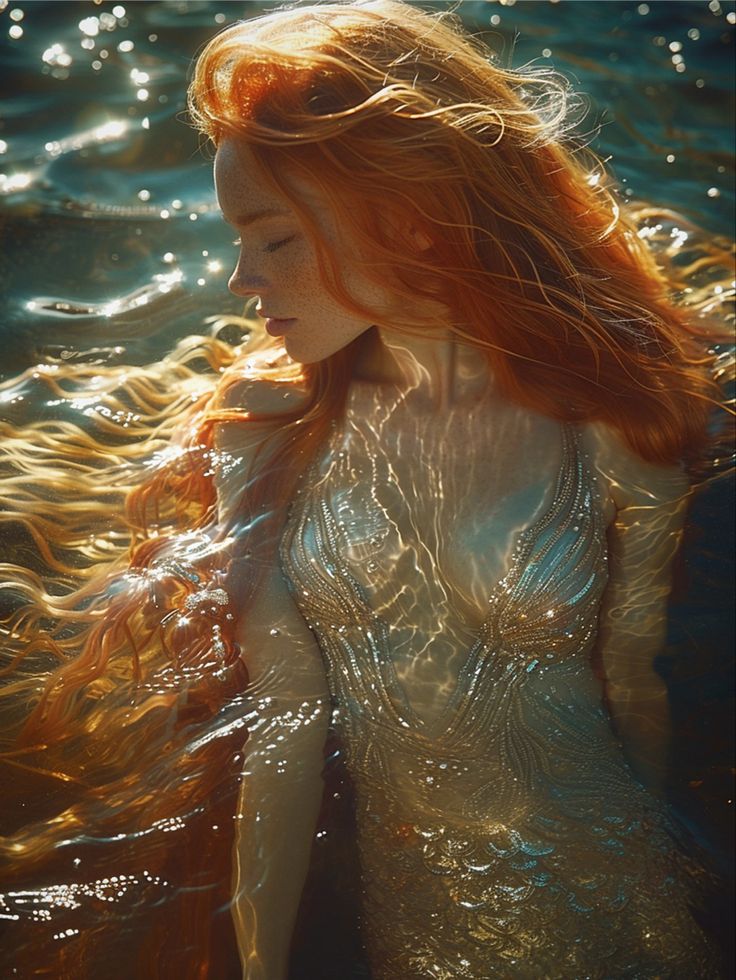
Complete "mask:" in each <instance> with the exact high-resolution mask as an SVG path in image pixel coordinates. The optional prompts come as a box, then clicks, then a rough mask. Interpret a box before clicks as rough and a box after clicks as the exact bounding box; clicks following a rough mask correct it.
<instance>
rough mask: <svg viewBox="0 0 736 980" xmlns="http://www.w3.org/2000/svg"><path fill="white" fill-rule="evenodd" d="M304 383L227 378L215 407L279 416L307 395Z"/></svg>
mask: <svg viewBox="0 0 736 980" xmlns="http://www.w3.org/2000/svg"><path fill="white" fill-rule="evenodd" d="M306 396H307V392H306V389H305V387H304V385H303V384H299V383H297V382H294V381H275V380H273V379H271V378H224V379H223V383H222V384H221V385H220V388H219V389H218V391H217V392H216V394H215V407H216V408H226V409H228V408H231V409H239V410H241V411H243V412H248V413H249V414H252V415H255V416H261V415H262V416H266V417H268V416H274V417H275V416H278V415H281V414H282V413H283V412H285V411H291V410H292V409H294V408H296V407H297V406H298V405H299V404H300V403H301V402H303V401H304V400H305V399H306Z"/></svg>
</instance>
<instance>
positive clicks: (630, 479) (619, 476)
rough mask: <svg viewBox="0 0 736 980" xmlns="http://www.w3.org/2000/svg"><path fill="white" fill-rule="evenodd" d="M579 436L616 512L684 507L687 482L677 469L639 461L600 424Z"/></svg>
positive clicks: (610, 431)
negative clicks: (660, 507)
mask: <svg viewBox="0 0 736 980" xmlns="http://www.w3.org/2000/svg"><path fill="white" fill-rule="evenodd" d="M581 433H582V439H583V443H584V445H585V447H586V450H587V452H588V454H589V456H590V459H591V461H592V463H593V465H594V467H595V469H596V470H597V472H598V475H599V477H600V479H601V481H602V483H603V484H604V486H605V488H606V491H607V493H608V495H609V497H610V499H611V500H612V501H613V503H614V505H615V507H616V510H621V509H623V508H625V507H657V506H666V507H673V506H674V507H678V505H682V506H684V505H685V503H686V502H687V500H688V498H689V495H690V481H689V479H688V477H687V474H686V473H685V471H684V469H683V468H682V467H681V466H677V465H674V466H665V465H661V464H659V463H653V462H650V461H649V460H646V459H642V457H641V456H639V455H638V454H637V453H635V452H634V451H633V450H632V449H631V448H630V447H629V446H628V445H627V444H626V442H625V441H624V440H623V438H622V436H621V435H620V434H619V433H618V432H616V431H615V430H614V429H612V428H611V427H610V426H608V425H605V424H604V423H602V422H590V423H588V424H587V425H585V426H583V427H582V429H581Z"/></svg>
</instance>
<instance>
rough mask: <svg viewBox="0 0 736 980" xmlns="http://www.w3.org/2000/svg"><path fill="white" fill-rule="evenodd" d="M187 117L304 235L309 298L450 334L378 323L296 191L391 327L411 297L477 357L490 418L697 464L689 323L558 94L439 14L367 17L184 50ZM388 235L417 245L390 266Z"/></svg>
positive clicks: (273, 29)
mask: <svg viewBox="0 0 736 980" xmlns="http://www.w3.org/2000/svg"><path fill="white" fill-rule="evenodd" d="M189 104H190V112H191V115H192V118H193V120H194V122H195V124H196V125H197V126H198V127H199V128H200V129H201V131H202V132H203V133H205V134H206V135H207V136H208V137H209V138H210V139H211V140H212V141H213V142H214V144H215V145H217V143H218V142H219V141H220V140H222V139H223V138H225V137H234V138H236V139H238V140H242V141H243V142H244V143H246V144H247V145H248V146H249V147H250V148H251V149H252V151H253V153H254V155H255V157H256V159H257V161H258V162H259V163H260V165H261V167H262V170H263V174H264V176H265V177H266V178H267V179H269V180H271V181H272V183H273V184H274V186H275V187H276V188H277V189H278V190H279V191H280V192H281V193H283V194H284V195H285V196H286V197H287V198H288V199H289V201H290V203H291V205H292V206H293V207H294V209H295V210H296V211H297V212H298V213H299V214H300V215H301V217H302V218H303V220H304V221H305V223H306V225H307V227H308V228H310V227H311V228H312V230H313V232H314V237H315V245H316V246H317V250H318V255H319V258H320V264H321V271H322V276H323V280H324V285H325V286H326V288H328V289H329V290H330V291H331V292H332V293H333V295H334V296H335V297H336V298H337V299H339V300H340V301H341V302H342V303H343V304H344V305H345V306H346V307H348V308H350V309H352V310H353V311H354V312H355V313H356V314H358V315H360V316H361V317H370V318H371V319H372V320H373V321H374V322H376V323H377V324H378V325H385V326H390V327H391V328H392V329H395V330H401V329H404V330H408V331H412V332H424V333H427V332H430V333H431V331H432V329H436V328H437V327H438V326H448V323H447V321H445V322H444V323H441V324H439V323H432V322H431V321H426V320H425V321H421V320H417V319H416V318H415V319H414V320H407V321H406V322H403V323H402V322H401V321H400V320H396V319H394V320H392V322H391V323H390V324H385V323H384V324H382V323H381V318H380V314H378V313H377V312H376V311H372V310H366V309H365V308H363V307H361V306H360V304H359V303H357V301H356V299H355V298H354V297H353V296H351V295H350V291H349V288H348V286H347V285H346V283H345V282H344V279H343V275H342V271H343V270H342V266H341V257H340V255H339V254H337V250H336V249H334V248H331V247H330V245H329V244H328V243H326V242H324V241H321V240H320V239H319V236H318V234H317V231H316V226H315V224H314V220H313V218H312V216H311V215H310V214H309V210H308V208H307V206H306V204H305V203H304V202H303V201H302V200H301V198H300V195H299V189H298V187H296V186H295V184H294V180H293V175H295V174H296V175H299V176H301V177H302V178H303V179H306V180H308V181H309V182H310V183H311V184H312V185H314V186H315V187H316V188H317V190H318V191H319V192H320V194H321V196H322V198H323V199H325V200H326V201H327V202H328V203H329V204H330V205H331V206H332V208H333V209H334V211H335V212H336V215H337V217H338V222H337V224H338V227H343V228H347V229H348V230H349V233H350V234H351V235H352V236H353V237H354V238H356V239H357V240H358V241H359V242H360V243H361V245H362V246H363V251H364V252H365V253H366V254H368V255H369V256H370V257H371V258H370V260H369V261H368V262H367V263H366V265H365V266H364V268H363V271H364V273H365V274H366V275H369V276H370V275H373V276H374V277H375V279H376V281H377V282H379V283H384V284H385V282H386V280H387V278H388V275H389V274H390V279H391V282H392V283H393V288H394V289H395V291H396V292H397V294H398V296H399V297H400V298H401V299H403V300H405V302H404V303H403V308H404V309H407V310H412V308H413V307H415V306H416V305H417V304H416V300H417V299H418V298H419V299H430V300H435V301H436V300H437V299H440V300H441V301H442V302H443V303H444V304H445V305H446V306H447V307H448V308H449V327H450V329H451V330H452V332H453V333H454V334H455V335H456V336H457V337H458V339H461V340H462V341H464V342H466V343H469V344H472V345H475V346H477V347H478V348H480V349H482V350H483V351H484V352H485V353H486V354H487V357H488V361H489V366H490V368H491V370H492V372H493V374H494V377H495V378H496V379H497V381H498V384H499V387H500V390H501V391H502V392H503V393H504V394H505V395H506V396H507V397H508V398H510V399H512V400H514V401H516V402H518V403H521V404H523V405H526V406H528V407H530V408H532V409H534V410H536V411H538V412H542V413H544V414H546V415H548V416H551V417H554V418H558V419H570V420H574V421H591V420H596V421H602V422H604V423H606V424H608V425H609V426H611V427H612V428H613V429H615V430H617V431H618V432H619V433H620V434H621V436H622V437H623V439H624V441H625V442H626V443H627V444H628V445H629V446H630V447H631V449H632V450H633V451H634V452H635V453H638V454H639V455H640V456H641V457H643V458H644V459H647V460H649V461H651V462H654V463H662V464H667V463H670V464H671V463H676V462H677V461H679V460H682V459H683V458H685V459H692V458H693V457H696V456H697V455H698V454H699V453H700V452H701V451H702V449H703V446H704V442H705V439H706V425H707V419H708V414H709V411H710V409H711V407H712V404H713V400H714V399H716V400H717V399H718V397H719V394H718V390H717V389H716V387H715V386H714V385H713V383H712V380H711V378H710V377H709V371H708V368H709V365H710V364H711V363H712V360H713V359H712V357H710V356H709V355H708V353H707V352H706V350H705V347H706V344H704V338H707V337H708V328H707V324H703V323H699V322H698V321H697V318H696V317H695V316H694V314H693V311H692V309H685V308H683V307H682V306H678V305H677V304H676V303H674V302H673V298H672V292H673V289H672V286H673V282H672V276H671V273H670V274H669V275H668V273H667V272H666V271H665V270H664V269H662V268H660V267H659V266H658V264H657V261H656V260H655V258H654V256H653V255H652V252H651V250H650V248H649V247H648V244H647V242H646V241H645V240H643V239H642V238H640V237H639V235H638V234H637V226H636V223H635V221H634V220H633V218H632V217H631V216H630V215H628V214H627V210H626V207H625V206H624V204H623V202H621V201H619V199H618V198H617V196H616V194H615V193H614V192H613V189H612V182H611V180H610V179H609V178H608V177H607V175H606V173H605V169H604V167H603V164H602V163H601V161H600V160H599V159H597V158H596V156H595V155H594V154H593V153H592V152H591V151H589V150H587V149H586V148H585V147H584V146H583V145H581V140H580V138H579V137H577V136H576V135H575V124H578V125H579V123H580V115H581V103H580V100H579V99H578V98H577V97H575V96H574V95H573V94H572V93H571V91H570V87H569V84H568V83H567V82H566V80H565V79H564V78H563V77H562V76H560V75H559V74H557V73H556V72H554V71H552V70H551V69H546V68H526V69H524V70H512V69H509V68H504V67H501V66H500V65H499V64H498V63H497V62H496V61H495V60H494V58H493V57H491V56H490V53H489V51H488V50H487V49H486V48H484V47H483V46H482V45H480V44H479V43H476V41H474V40H473V39H471V38H469V37H468V36H467V34H465V33H464V32H463V31H462V28H461V26H460V25H459V23H458V22H457V21H456V20H455V19H454V18H452V17H450V16H447V15H442V16H439V17H437V16H431V15H429V14H427V13H426V12H424V11H422V10H420V9H418V8H416V7H414V6H412V5H409V4H406V3H402V2H397V0H368V2H365V3H347V4H342V3H337V4H333V3H329V4H324V5H315V6H306V7H298V8H296V9H293V10H289V11H286V12H283V11H280V12H277V13H274V14H270V15H266V16H264V17H261V18H257V19H255V20H250V21H247V22H244V23H241V24H236V25H234V26H232V27H230V28H228V29H227V30H225V31H223V32H222V33H221V34H219V35H217V36H216V37H215V38H213V39H212V40H211V41H210V43H209V44H208V45H207V46H206V47H205V48H204V50H203V51H202V53H201V55H200V57H199V59H198V61H197V65H196V70H195V73H194V77H193V79H192V83H191V86H190V91H189ZM387 215H390V216H391V220H386V217H387ZM406 226H411V227H414V228H416V229H419V230H420V231H421V233H422V234H423V236H425V237H426V238H427V239H428V240H429V241H430V242H431V246H430V247H429V248H427V249H422V250H417V249H416V248H411V247H407V242H406V239H405V238H403V237H402V236H401V235H399V234H397V232H396V228H397V227H406ZM397 305H398V304H397ZM356 346H357V345H356ZM337 368H338V364H337V358H333V359H332V361H331V362H330V361H328V362H327V363H325V364H322V365H319V366H317V367H316V368H314V369H313V370H312V371H310V372H308V374H309V375H310V376H311V377H312V378H313V377H314V376H315V375H316V376H319V375H324V374H326V373H330V374H331V375H332V379H331V383H330V385H329V386H326V385H324V384H323V385H321V386H320V387H321V389H322V391H323V392H324V396H323V400H322V401H323V404H322V406H321V407H320V408H316V409H315V410H314V411H313V414H315V413H316V415H319V414H320V413H323V414H324V415H325V416H331V417H334V415H335V414H336V411H338V410H339V406H340V405H341V404H342V403H343V399H344V391H345V389H346V388H347V385H348V384H349V382H350V370H349V369H350V363H349V358H348V359H347V362H346V361H345V359H344V358H343V364H342V368H341V369H340V370H337ZM312 384H313V385H314V384H318V382H316V381H312Z"/></svg>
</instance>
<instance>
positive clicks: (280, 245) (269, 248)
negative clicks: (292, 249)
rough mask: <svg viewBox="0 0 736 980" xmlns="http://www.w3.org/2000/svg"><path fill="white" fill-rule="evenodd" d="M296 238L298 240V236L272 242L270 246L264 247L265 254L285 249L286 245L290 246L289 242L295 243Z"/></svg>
mask: <svg viewBox="0 0 736 980" xmlns="http://www.w3.org/2000/svg"><path fill="white" fill-rule="evenodd" d="M295 238H296V235H289V237H288V238H282V239H281V240H280V241H278V242H271V243H270V244H269V245H264V246H263V251H264V252H277V251H278V250H279V249H280V248H283V247H284V245H288V244H289V242H293V241H294V239H295Z"/></svg>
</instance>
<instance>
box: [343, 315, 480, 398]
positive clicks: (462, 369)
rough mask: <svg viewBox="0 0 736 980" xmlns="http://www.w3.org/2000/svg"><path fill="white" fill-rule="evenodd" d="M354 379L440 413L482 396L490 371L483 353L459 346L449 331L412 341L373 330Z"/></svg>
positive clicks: (472, 348) (406, 336)
mask: <svg viewBox="0 0 736 980" xmlns="http://www.w3.org/2000/svg"><path fill="white" fill-rule="evenodd" d="M355 378H356V380H358V381H361V382H364V383H368V384H377V385H378V384H388V385H392V386H396V387H397V388H399V389H400V390H401V391H403V392H405V393H406V395H407V396H412V397H415V396H416V397H417V398H420V399H422V400H423V401H428V402H429V403H430V404H431V405H432V406H433V407H434V408H436V409H443V408H449V407H451V406H453V405H457V404H459V403H461V402H463V401H465V400H466V399H469V398H473V397H475V396H477V395H478V393H479V392H480V391H482V390H485V388H486V386H487V384H488V381H489V380H490V369H489V366H488V362H487V359H486V357H485V355H484V354H483V351H482V350H479V349H478V348H476V347H472V346H470V345H469V344H465V343H463V342H462V341H460V340H458V338H457V337H455V335H454V334H453V333H452V331H450V330H438V331H437V332H436V333H434V334H433V336H431V337H415V336H411V335H409V334H404V333H399V332H397V331H393V330H388V329H386V328H383V327H380V328H379V327H376V328H374V330H373V331H371V335H370V336H369V337H368V338H367V340H366V342H365V344H364V345H363V347H362V350H361V352H360V355H359V357H358V361H357V364H356V371H355Z"/></svg>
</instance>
